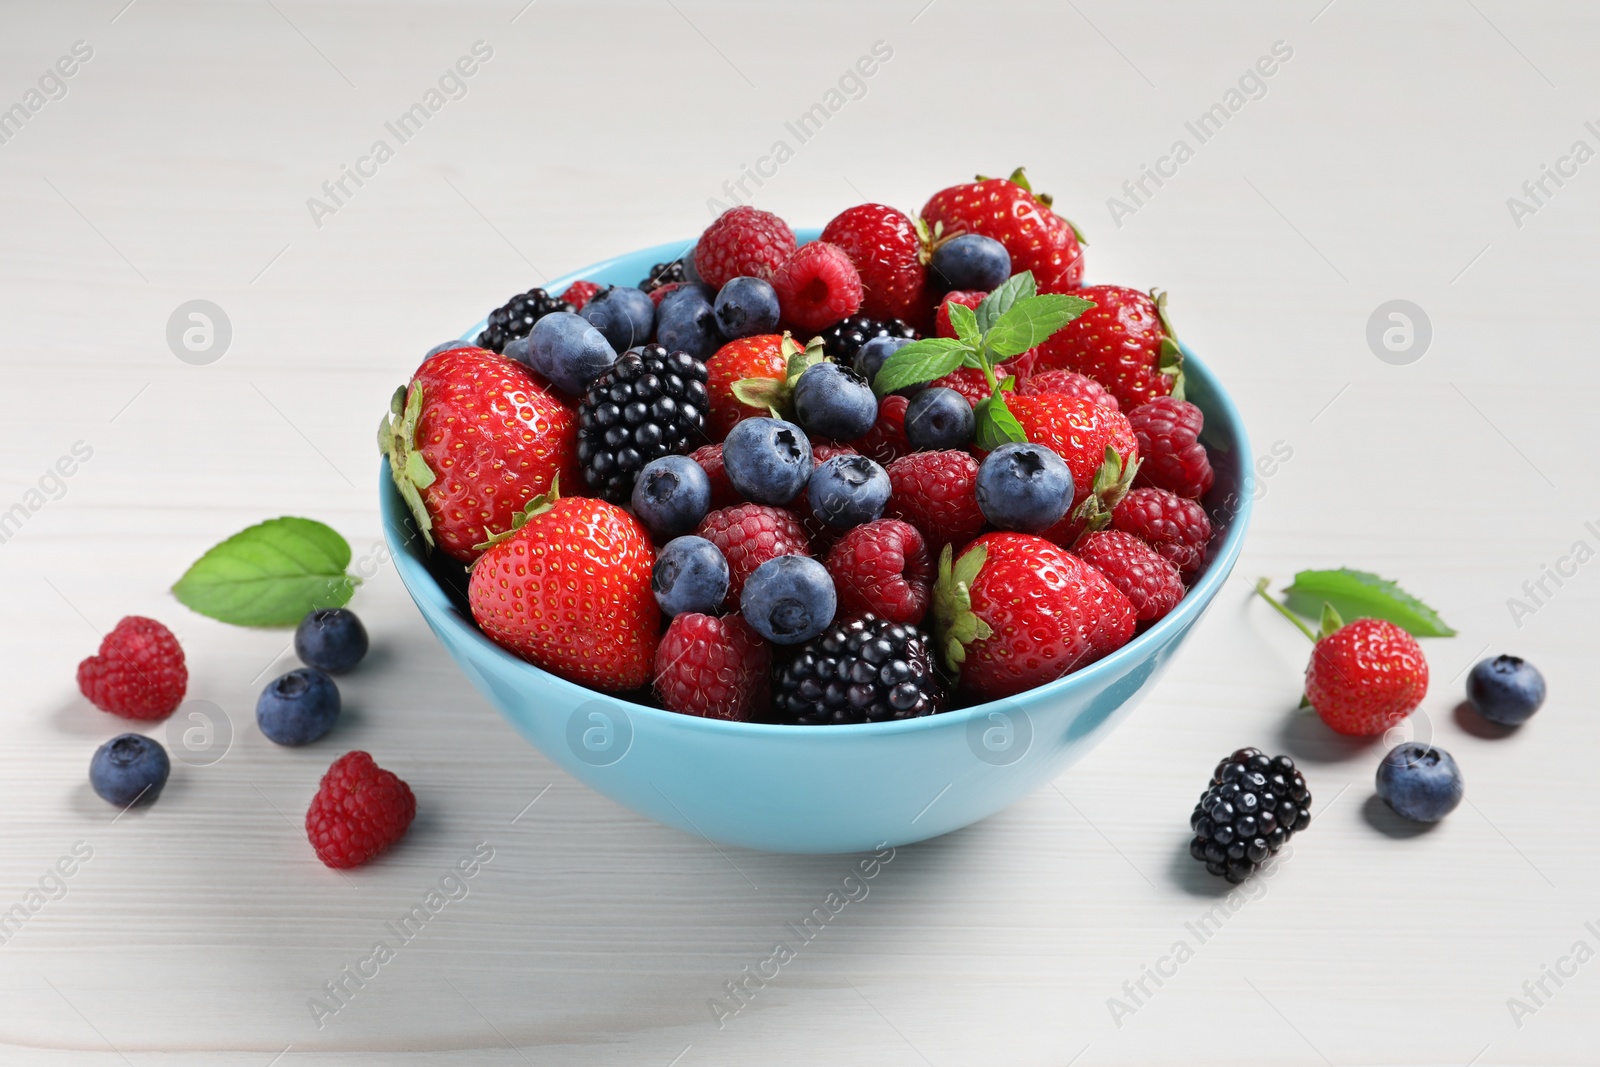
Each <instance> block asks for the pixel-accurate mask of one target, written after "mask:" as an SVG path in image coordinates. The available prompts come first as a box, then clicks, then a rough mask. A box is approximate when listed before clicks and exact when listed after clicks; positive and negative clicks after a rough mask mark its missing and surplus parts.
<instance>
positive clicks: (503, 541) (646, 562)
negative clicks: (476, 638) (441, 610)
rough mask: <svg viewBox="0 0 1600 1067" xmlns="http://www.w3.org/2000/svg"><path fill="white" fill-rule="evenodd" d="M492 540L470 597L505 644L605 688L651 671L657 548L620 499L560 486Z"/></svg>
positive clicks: (634, 684)
mask: <svg viewBox="0 0 1600 1067" xmlns="http://www.w3.org/2000/svg"><path fill="white" fill-rule="evenodd" d="M518 518H519V520H520V521H518V522H516V524H515V529H512V530H509V531H503V532H499V533H496V534H495V535H493V536H492V537H490V539H489V540H488V541H487V542H485V547H484V551H483V554H482V555H481V556H480V557H479V558H478V561H477V563H475V564H474V565H473V568H472V578H471V581H470V582H469V584H468V586H467V602H468V604H469V606H470V607H471V609H472V617H473V619H474V620H476V622H477V623H478V626H479V627H480V628H481V629H482V630H483V632H484V633H485V634H486V635H487V636H488V637H489V638H490V640H492V641H494V642H495V643H496V644H497V645H499V646H500V647H502V648H504V649H506V650H507V651H509V652H512V653H514V654H516V655H518V656H520V657H522V658H523V659H525V660H527V661H528V662H529V663H532V664H533V665H534V666H536V667H540V668H542V669H544V670H547V671H550V672H551V673H552V674H556V675H559V676H560V677H562V678H566V679H567V680H569V681H573V682H577V683H579V684H580V685H586V686H589V687H591V688H594V689H601V690H604V691H606V692H622V691H625V690H629V689H635V688H638V687H639V686H641V685H643V684H645V682H647V681H649V679H650V672H651V664H652V661H653V659H654V656H655V650H656V644H657V641H658V640H659V637H660V633H661V611H660V608H659V607H658V606H657V605H656V600H655V594H654V593H652V592H651V589H650V572H651V569H652V568H653V567H654V565H655V549H654V547H652V545H651V542H650V535H649V534H648V533H647V532H646V531H645V528H644V527H643V526H642V525H640V523H639V521H638V520H637V519H635V518H634V517H633V516H632V515H629V514H628V513H627V512H626V511H623V510H622V509H621V508H619V507H617V506H616V505H615V504H610V503H607V502H606V501H604V500H597V499H593V498H589V497H562V496H561V495H560V491H559V487H557V488H554V489H552V490H551V491H550V492H549V493H547V494H544V495H543V496H540V497H538V498H536V499H534V500H531V501H529V503H528V506H527V507H526V508H524V509H522V511H521V512H520V513H519V515H518Z"/></svg>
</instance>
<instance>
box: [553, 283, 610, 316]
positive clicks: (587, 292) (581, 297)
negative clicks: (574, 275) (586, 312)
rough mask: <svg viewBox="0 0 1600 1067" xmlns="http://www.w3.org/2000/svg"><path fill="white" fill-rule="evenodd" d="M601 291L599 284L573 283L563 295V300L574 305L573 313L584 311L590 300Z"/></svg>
mask: <svg viewBox="0 0 1600 1067" xmlns="http://www.w3.org/2000/svg"><path fill="white" fill-rule="evenodd" d="M599 291H600V285H599V283H598V282H584V281H578V282H573V283H572V284H571V285H569V286H567V288H566V291H564V292H563V293H562V294H561V299H563V300H565V301H566V302H567V303H569V304H571V305H572V310H573V311H582V310H583V305H585V304H587V303H588V302H589V298H590V297H591V296H593V295H594V294H596V293H598V292H599Z"/></svg>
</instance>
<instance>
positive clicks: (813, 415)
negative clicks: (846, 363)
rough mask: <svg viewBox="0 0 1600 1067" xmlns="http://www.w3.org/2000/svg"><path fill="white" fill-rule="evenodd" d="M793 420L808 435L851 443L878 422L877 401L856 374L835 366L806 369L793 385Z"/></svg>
mask: <svg viewBox="0 0 1600 1067" xmlns="http://www.w3.org/2000/svg"><path fill="white" fill-rule="evenodd" d="M793 395H794V417H795V421H796V422H798V423H799V424H800V425H801V426H804V427H805V428H806V430H807V432H809V433H813V434H815V435H816V436H818V437H831V438H833V439H834V440H835V441H854V440H855V439H856V438H858V437H860V436H862V435H863V434H865V433H866V432H867V431H868V430H870V429H872V424H873V423H875V422H877V421H878V398H877V397H875V396H873V395H872V386H870V385H868V384H867V380H866V379H865V378H863V377H862V376H861V375H859V374H857V373H856V372H855V371H853V370H850V369H848V368H846V367H841V366H839V364H837V363H817V364H813V365H812V366H810V367H807V368H806V371H805V373H804V374H802V375H800V377H799V378H798V379H796V380H795V383H794V394H793Z"/></svg>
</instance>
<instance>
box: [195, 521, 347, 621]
mask: <svg viewBox="0 0 1600 1067" xmlns="http://www.w3.org/2000/svg"><path fill="white" fill-rule="evenodd" d="M349 565H350V545H349V544H348V543H347V542H346V541H345V539H344V538H343V537H340V536H339V534H338V533H337V532H336V531H335V530H333V529H331V528H330V527H328V526H325V525H324V524H322V523H320V522H316V521H315V520H312V519H300V518H294V517H292V516H286V517H284V518H281V519H268V520H267V521H266V522H262V523H257V524H256V525H255V526H251V527H248V528H246V529H244V530H240V531H239V532H238V533H236V534H234V535H233V536H232V537H230V538H228V539H227V540H226V541H223V542H221V543H220V544H217V545H214V546H212V548H211V549H210V550H209V551H207V552H206V554H205V555H203V556H201V557H200V558H199V559H197V560H195V562H194V564H193V565H192V566H190V568H189V569H188V570H187V571H185V572H184V575H183V577H182V578H179V579H178V581H177V584H175V585H174V586H173V587H172V592H173V595H174V596H176V597H177V598H178V600H179V601H181V602H182V603H183V604H185V605H187V606H188V607H190V608H192V609H194V610H195V611H198V612H199V613H200V614H202V615H207V616H210V617H211V618H213V619H217V620H219V621H221V622H227V623H232V624H234V625H235V626H294V625H296V624H297V623H299V621H300V620H301V619H303V618H305V616H306V613H307V612H309V611H313V610H315V609H317V608H342V607H344V606H345V605H346V604H348V603H349V602H350V597H351V596H352V595H354V593H355V591H356V586H357V585H359V584H360V581H361V580H360V579H359V578H356V577H354V576H353V575H350V574H347V573H345V568H346V567H348V566H349Z"/></svg>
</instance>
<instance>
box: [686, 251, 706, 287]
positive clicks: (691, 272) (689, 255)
mask: <svg viewBox="0 0 1600 1067" xmlns="http://www.w3.org/2000/svg"><path fill="white" fill-rule="evenodd" d="M683 278H684V280H685V281H687V282H690V283H691V284H694V285H704V284H705V279H704V278H701V277H700V272H699V271H697V270H695V269H694V249H692V248H691V249H689V251H687V252H685V253H684V254H683Z"/></svg>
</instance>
